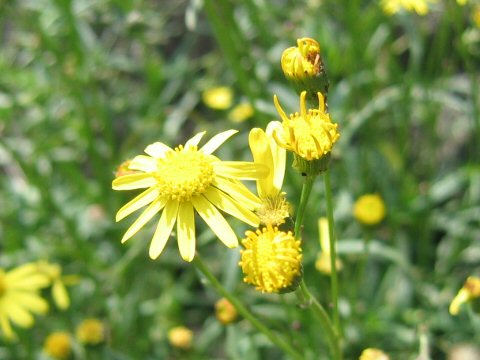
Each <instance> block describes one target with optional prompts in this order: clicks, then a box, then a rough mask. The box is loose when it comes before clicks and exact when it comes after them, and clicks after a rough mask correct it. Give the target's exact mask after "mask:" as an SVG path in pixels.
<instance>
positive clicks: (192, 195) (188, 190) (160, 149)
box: [112, 130, 268, 261]
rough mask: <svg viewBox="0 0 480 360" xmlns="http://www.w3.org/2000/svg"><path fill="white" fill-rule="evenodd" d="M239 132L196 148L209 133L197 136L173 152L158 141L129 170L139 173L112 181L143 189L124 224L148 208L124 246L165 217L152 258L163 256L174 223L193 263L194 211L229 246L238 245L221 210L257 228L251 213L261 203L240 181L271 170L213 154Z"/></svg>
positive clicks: (120, 215)
mask: <svg viewBox="0 0 480 360" xmlns="http://www.w3.org/2000/svg"><path fill="white" fill-rule="evenodd" d="M236 132H237V131H235V130H229V131H225V132H222V133H220V134H218V135H216V136H214V137H213V138H212V139H210V141H208V142H207V143H206V144H205V145H204V146H203V147H201V148H198V143H199V142H200V140H201V139H202V137H203V136H204V135H205V132H201V133H198V134H197V135H195V136H194V137H193V138H191V139H190V140H188V141H187V142H186V144H185V145H184V146H183V145H179V146H178V147H176V148H175V149H172V148H170V147H168V146H167V145H165V144H163V143H161V142H156V143H154V144H151V145H149V146H147V148H146V149H145V152H146V153H147V155H148V156H146V155H139V156H137V157H135V158H134V159H133V160H132V162H131V163H130V165H129V168H130V169H132V170H138V171H139V173H138V174H131V175H125V176H121V177H119V178H116V179H115V180H113V183H112V187H113V189H115V190H133V189H142V188H143V189H145V188H146V190H145V191H143V192H142V193H141V194H140V195H138V196H137V197H135V198H134V199H133V200H131V201H130V202H128V203H127V204H126V205H124V206H123V207H122V208H121V209H120V210H119V211H118V212H117V215H116V220H117V221H120V220H122V219H123V218H125V217H126V216H128V215H130V214H131V213H133V212H134V211H136V210H138V209H140V208H142V207H144V206H146V205H148V207H147V208H146V209H145V210H144V211H143V212H142V214H141V215H140V216H139V217H138V219H137V220H136V221H135V222H134V223H133V224H132V225H131V226H130V228H129V229H128V230H127V232H126V233H125V235H124V236H123V238H122V243H123V242H125V241H127V240H128V239H130V238H131V237H132V236H133V235H135V234H136V233H137V232H138V231H139V230H140V229H141V228H142V227H143V226H144V225H145V224H146V223H147V222H148V221H149V220H151V219H152V218H153V217H154V216H155V215H156V214H157V213H159V212H161V213H162V214H161V217H160V220H159V222H158V225H157V228H156V230H155V233H154V235H153V239H152V242H151V243H150V251H149V253H150V257H151V258H152V259H156V258H157V257H158V256H159V255H160V254H161V252H162V251H163V249H164V247H165V244H166V243H167V240H168V239H169V237H170V235H171V233H172V231H173V227H174V225H175V223H176V224H177V240H178V247H179V250H180V255H181V256H182V258H183V259H184V260H185V261H192V259H193V257H194V255H195V218H194V211H196V212H197V213H198V214H199V215H200V217H201V218H202V219H203V220H204V221H205V222H206V223H207V225H208V226H209V227H210V228H211V229H212V231H213V232H214V233H215V235H217V236H218V238H219V239H220V241H222V242H223V243H224V244H225V245H226V246H228V247H230V248H233V247H236V246H238V240H237V237H236V235H235V233H234V232H233V230H232V228H231V227H230V225H229V224H228V223H227V221H226V220H225V218H224V217H223V215H222V214H221V213H220V211H218V209H220V210H222V211H224V212H226V213H228V214H230V215H232V216H234V217H236V218H238V219H240V220H241V221H243V222H245V223H247V224H250V225H252V226H257V225H258V224H259V219H258V216H257V215H256V214H255V213H254V212H253V211H252V210H254V209H255V208H257V207H258V206H259V205H260V200H259V199H258V198H257V197H256V196H255V195H254V194H252V193H251V192H250V191H249V190H248V189H247V188H246V187H245V186H244V185H243V184H242V183H241V182H240V181H239V180H256V179H258V178H262V177H265V176H267V174H268V169H267V168H265V167H264V166H260V165H258V164H254V163H251V162H242V161H221V160H220V159H219V158H217V157H215V156H214V155H212V153H213V152H214V151H215V150H216V149H217V148H218V147H219V146H220V145H221V144H223V142H225V141H226V140H227V139H228V138H229V137H230V136H232V135H233V134H235V133H236Z"/></svg>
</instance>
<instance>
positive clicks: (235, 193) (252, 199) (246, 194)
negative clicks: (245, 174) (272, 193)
mask: <svg viewBox="0 0 480 360" xmlns="http://www.w3.org/2000/svg"><path fill="white" fill-rule="evenodd" d="M212 185H213V186H215V187H217V188H218V189H220V190H222V191H223V192H224V193H226V194H229V195H230V196H231V197H232V198H233V199H235V200H236V201H237V202H239V203H240V204H242V205H243V206H244V207H245V208H247V209H250V210H255V209H257V208H258V207H260V205H261V203H262V202H261V200H260V199H259V198H258V197H257V196H255V195H254V194H253V193H252V192H251V191H250V190H248V188H247V187H246V186H245V185H243V184H242V183H241V182H237V181H235V182H234V181H231V180H227V179H224V178H221V177H219V176H217V177H216V178H215V180H214V181H213V183H212Z"/></svg>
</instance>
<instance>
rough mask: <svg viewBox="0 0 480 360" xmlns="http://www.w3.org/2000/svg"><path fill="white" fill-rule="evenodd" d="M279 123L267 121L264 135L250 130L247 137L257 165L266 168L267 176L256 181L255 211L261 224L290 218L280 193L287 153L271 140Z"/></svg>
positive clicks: (255, 130) (286, 205) (277, 223)
mask: <svg viewBox="0 0 480 360" xmlns="http://www.w3.org/2000/svg"><path fill="white" fill-rule="evenodd" d="M277 125H279V123H278V122H270V123H269V124H268V126H267V129H266V132H264V131H263V130H262V129H259V128H253V129H252V130H251V131H250V134H249V137H248V143H249V145H250V150H251V151H252V155H253V159H254V162H255V163H256V164H260V165H263V166H266V167H267V168H268V169H269V173H268V176H267V177H266V178H264V179H259V180H257V192H258V195H259V196H260V200H261V201H262V204H261V205H260V207H259V208H258V209H257V215H258V216H259V217H260V223H262V224H264V225H267V224H270V225H280V224H282V223H284V222H285V220H284V219H285V218H287V217H288V216H289V205H288V203H287V201H286V199H285V194H284V193H282V192H281V189H282V184H283V178H284V176H285V161H286V151H285V149H283V148H281V147H279V146H278V145H277V143H276V142H275V140H274V138H273V131H274V129H275V128H276V127H278V126H277Z"/></svg>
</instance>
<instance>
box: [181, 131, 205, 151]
mask: <svg viewBox="0 0 480 360" xmlns="http://www.w3.org/2000/svg"><path fill="white" fill-rule="evenodd" d="M205 133H206V131H202V132H199V133H198V134H197V135H195V136H194V137H192V138H191V139H190V140H188V141H187V142H186V143H185V146H184V148H185V149H188V148H189V147H192V146H198V143H199V142H200V140H202V137H203V136H204V135H205Z"/></svg>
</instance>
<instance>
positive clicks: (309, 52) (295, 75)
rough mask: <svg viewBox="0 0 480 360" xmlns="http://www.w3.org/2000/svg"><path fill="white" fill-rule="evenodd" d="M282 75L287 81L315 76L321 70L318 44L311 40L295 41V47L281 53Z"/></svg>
mask: <svg viewBox="0 0 480 360" xmlns="http://www.w3.org/2000/svg"><path fill="white" fill-rule="evenodd" d="M280 64H281V66H282V70H283V73H284V74H285V76H286V77H287V78H289V79H302V78H305V77H312V76H316V75H318V74H319V73H320V70H321V64H322V62H321V58H320V44H319V43H318V42H317V41H316V40H314V39H311V38H301V39H297V46H296V47H295V46H293V47H289V48H288V49H285V51H284V52H283V53H282V58H281V61H280Z"/></svg>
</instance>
